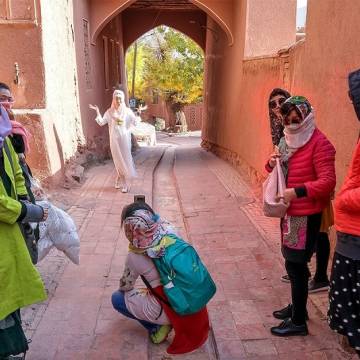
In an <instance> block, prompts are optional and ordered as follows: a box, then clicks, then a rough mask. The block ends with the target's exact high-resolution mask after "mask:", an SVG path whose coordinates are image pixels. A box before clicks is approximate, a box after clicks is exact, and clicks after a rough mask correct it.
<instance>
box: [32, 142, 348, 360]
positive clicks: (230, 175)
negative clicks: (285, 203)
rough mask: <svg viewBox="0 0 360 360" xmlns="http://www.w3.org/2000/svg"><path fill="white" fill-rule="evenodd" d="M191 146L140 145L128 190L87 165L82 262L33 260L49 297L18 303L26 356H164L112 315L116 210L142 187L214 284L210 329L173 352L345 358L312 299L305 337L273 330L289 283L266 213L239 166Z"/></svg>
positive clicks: (117, 259) (198, 359)
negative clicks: (195, 344)
mask: <svg viewBox="0 0 360 360" xmlns="http://www.w3.org/2000/svg"><path fill="white" fill-rule="evenodd" d="M198 145H199V139H198V138H194V137H192V138H191V137H190V138H185V137H171V138H165V139H162V146H160V147H157V148H149V149H144V150H142V151H141V152H140V154H139V155H138V156H137V166H138V169H139V179H138V180H136V182H135V183H134V185H133V187H132V190H131V194H126V195H124V194H121V193H120V192H119V191H116V190H115V189H114V188H113V182H114V170H113V166H112V164H111V163H110V162H109V163H107V164H106V165H104V166H99V167H96V168H93V169H91V170H90V171H89V172H88V174H87V177H88V180H87V181H86V183H85V184H84V186H83V187H82V188H81V189H78V190H75V191H73V192H72V193H71V196H72V201H73V206H72V207H71V209H70V213H71V214H72V216H74V218H75V219H76V221H77V224H78V226H79V228H80V235H81V265H80V266H78V267H77V266H75V265H72V264H70V263H68V262H67V261H66V260H64V259H63V257H62V256H60V255H58V254H54V255H51V256H50V257H49V258H47V259H46V260H44V262H43V263H42V264H40V268H41V271H42V274H43V275H44V276H45V277H46V279H47V280H46V284H47V286H48V287H49V291H50V300H49V301H48V302H46V303H45V304H40V305H37V306H34V307H32V308H29V309H27V310H26V311H25V319H26V320H27V322H28V324H27V325H28V334H29V335H30V336H31V337H32V344H31V351H30V352H29V355H28V357H27V360H28V359H32V360H45V359H46V360H53V359H57V360H67V359H74V360H78V359H79V360H81V359H87V360H89V359H104V360H105V359H109V360H110V359H112V360H121V359H139V360H141V359H144V360H145V359H146V360H147V359H150V360H155V359H156V360H160V359H169V357H164V351H165V348H166V346H165V345H164V346H159V347H155V346H154V345H151V344H149V342H148V339H147V337H146V333H145V331H144V330H143V329H142V328H141V327H140V326H138V324H136V323H135V322H133V321H131V320H127V319H125V318H123V317H121V316H120V315H118V314H117V313H115V312H114V310H113V309H112V307H111V303H110V296H111V293H112V292H113V291H114V290H115V289H116V288H117V286H118V280H119V277H120V276H121V273H122V268H123V265H124V260H125V255H126V251H127V242H126V240H125V238H124V236H123V234H122V232H121V231H120V230H121V229H120V221H119V219H120V213H121V209H122V207H123V205H124V204H125V203H128V202H130V201H132V197H133V194H143V193H144V194H145V195H146V198H147V201H148V202H149V203H153V206H154V207H155V209H156V210H158V211H159V212H160V213H161V215H163V216H164V217H166V218H168V219H169V220H170V221H172V222H174V224H175V225H176V227H177V228H178V229H179V231H180V233H182V234H183V235H184V236H186V237H187V238H188V239H189V241H191V242H192V243H193V244H194V245H195V246H196V248H197V249H198V250H199V252H200V254H201V256H202V258H203V260H204V261H205V262H206V264H207V266H208V268H209V270H210V271H211V273H212V275H213V277H214V279H215V280H216V282H217V286H218V292H217V295H216V297H215V298H214V299H213V300H212V302H211V303H210V306H209V312H210V317H211V321H212V327H213V333H212V336H211V337H210V340H209V342H208V344H206V345H205V346H204V347H203V348H202V349H199V350H198V351H197V352H195V353H193V354H190V355H188V356H180V357H176V358H180V359H191V360H203V359H204V360H205V359H216V358H218V359H222V360H238V359H239V360H240V359H259V360H261V359H264V360H265V359H292V360H296V359H348V358H350V356H349V355H347V354H344V353H343V352H342V350H341V349H340V346H339V345H338V341H337V338H336V336H335V335H334V334H333V333H332V332H331V331H330V330H329V328H328V327H327V323H326V320H325V319H324V317H323V316H322V315H321V313H320V312H319V311H318V310H317V308H316V307H315V306H314V305H313V303H312V302H310V304H309V313H310V318H311V320H310V322H309V329H310V333H311V334H310V336H308V337H303V338H302V337H301V338H291V339H280V338H274V337H272V336H271V335H270V333H269V328H270V326H272V325H274V324H277V320H275V319H273V318H272V316H271V313H272V311H273V310H274V309H276V308H279V307H281V306H282V305H284V304H287V302H288V301H289V287H288V285H286V284H282V283H281V282H280V280H279V278H280V276H281V275H282V274H283V271H284V270H283V264H282V259H281V256H280V254H279V250H278V249H279V246H278V245H279V244H278V234H277V233H276V229H277V225H276V223H275V222H274V221H272V220H268V219H264V218H263V216H262V215H261V211H260V210H259V209H260V207H259V203H258V201H257V200H256V198H255V197H254V194H253V193H252V191H251V189H250V188H249V187H248V186H247V184H246V183H245V181H244V180H243V179H242V178H241V177H240V176H239V174H237V173H236V172H235V171H234V170H233V169H232V168H231V167H230V166H228V165H227V164H226V163H224V162H223V161H222V160H220V159H218V158H216V157H215V156H213V155H211V154H209V153H206V152H204V151H203V150H201V149H200V148H199V146H198ZM157 164H159V166H157V167H156V165H157ZM154 170H155V173H154V174H153V172H154ZM153 175H154V176H153ZM153 180H154V181H153ZM153 195H154V201H152V199H153Z"/></svg>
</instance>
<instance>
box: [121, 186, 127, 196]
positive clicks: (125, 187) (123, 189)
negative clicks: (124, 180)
mask: <svg viewBox="0 0 360 360" xmlns="http://www.w3.org/2000/svg"><path fill="white" fill-rule="evenodd" d="M128 191H129V189H128V188H127V186H124V187H123V188H122V189H121V192H122V193H124V194H125V193H127V192H128Z"/></svg>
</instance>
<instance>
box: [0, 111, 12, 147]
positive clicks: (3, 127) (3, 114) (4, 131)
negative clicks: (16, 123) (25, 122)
mask: <svg viewBox="0 0 360 360" xmlns="http://www.w3.org/2000/svg"><path fill="white" fill-rule="evenodd" d="M10 133H11V122H10V119H9V115H8V113H7V111H6V110H5V109H4V107H3V106H1V105H0V149H2V148H3V146H4V141H5V138H6V137H7V136H8V135H10Z"/></svg>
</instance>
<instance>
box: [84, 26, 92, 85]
mask: <svg viewBox="0 0 360 360" xmlns="http://www.w3.org/2000/svg"><path fill="white" fill-rule="evenodd" d="M83 36H84V62H85V64H84V65H85V83H86V89H88V90H90V89H92V83H91V61H90V31H89V21H88V20H87V19H83Z"/></svg>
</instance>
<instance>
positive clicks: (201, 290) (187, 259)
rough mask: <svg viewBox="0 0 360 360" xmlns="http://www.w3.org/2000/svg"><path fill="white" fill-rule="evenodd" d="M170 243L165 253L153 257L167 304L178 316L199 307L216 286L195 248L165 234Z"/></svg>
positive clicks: (214, 291)
mask: <svg viewBox="0 0 360 360" xmlns="http://www.w3.org/2000/svg"><path fill="white" fill-rule="evenodd" d="M167 237H169V238H170V239H171V240H175V242H174V243H172V244H171V245H169V246H168V247H166V249H165V255H164V256H162V257H160V258H155V259H153V261H154V264H155V266H156V268H157V270H158V271H159V274H160V279H161V283H162V285H163V286H164V292H165V294H166V297H167V299H168V303H169V304H170V306H171V307H172V309H173V310H174V311H175V312H176V313H178V314H179V315H190V314H194V313H196V312H198V311H200V310H201V309H203V308H204V307H205V306H206V304H207V303H208V302H209V300H210V299H211V298H212V297H213V296H214V295H215V293H216V285H215V283H214V281H213V279H212V278H211V276H210V274H209V272H208V270H207V269H206V267H205V266H204V264H203V263H202V262H201V260H200V257H199V255H198V254H197V252H196V250H195V249H194V248H193V247H192V246H191V245H190V244H188V243H187V242H185V241H184V240H182V239H180V238H178V237H176V236H174V235H170V236H169V235H167Z"/></svg>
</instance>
